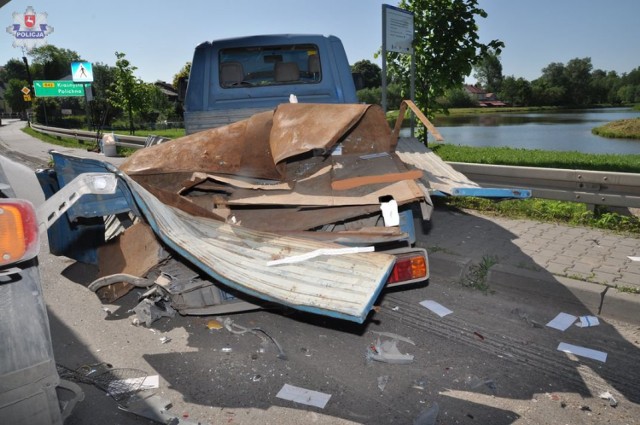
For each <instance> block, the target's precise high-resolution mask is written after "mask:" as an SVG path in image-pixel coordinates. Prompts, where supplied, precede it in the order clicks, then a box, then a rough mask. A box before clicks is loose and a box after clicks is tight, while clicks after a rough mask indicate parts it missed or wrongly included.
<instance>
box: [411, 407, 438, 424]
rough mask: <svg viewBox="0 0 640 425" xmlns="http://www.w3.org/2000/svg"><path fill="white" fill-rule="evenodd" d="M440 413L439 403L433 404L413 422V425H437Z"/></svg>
mask: <svg viewBox="0 0 640 425" xmlns="http://www.w3.org/2000/svg"><path fill="white" fill-rule="evenodd" d="M439 413H440V406H438V403H433V404H432V405H431V407H429V408H428V409H425V410H423V411H422V412H420V414H419V415H418V417H417V418H416V419H415V420H414V421H413V425H436V421H437V420H438V414H439Z"/></svg>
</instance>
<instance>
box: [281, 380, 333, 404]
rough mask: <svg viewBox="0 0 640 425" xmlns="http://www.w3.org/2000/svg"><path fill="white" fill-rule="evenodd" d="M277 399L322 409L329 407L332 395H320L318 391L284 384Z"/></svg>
mask: <svg viewBox="0 0 640 425" xmlns="http://www.w3.org/2000/svg"><path fill="white" fill-rule="evenodd" d="M276 397H278V398H281V399H283V400H289V401H295V402H296V403H301V404H306V405H308V406H315V407H319V408H321V409H324V407H325V406H326V405H327V402H328V401H329V399H330V398H331V394H325V393H320V392H318V391H312V390H307V389H305V388H300V387H295V386H293V385H289V384H284V387H282V389H280V391H279V392H278V394H276Z"/></svg>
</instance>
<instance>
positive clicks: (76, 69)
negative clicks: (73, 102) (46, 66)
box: [71, 62, 97, 142]
mask: <svg viewBox="0 0 640 425" xmlns="http://www.w3.org/2000/svg"><path fill="white" fill-rule="evenodd" d="M71 78H72V79H73V82H74V83H82V88H83V92H84V100H85V105H86V112H87V126H88V127H89V128H92V127H93V123H92V122H91V101H92V100H93V93H92V91H91V83H92V82H93V65H91V62H71ZM96 137H97V135H96ZM96 142H97V140H96Z"/></svg>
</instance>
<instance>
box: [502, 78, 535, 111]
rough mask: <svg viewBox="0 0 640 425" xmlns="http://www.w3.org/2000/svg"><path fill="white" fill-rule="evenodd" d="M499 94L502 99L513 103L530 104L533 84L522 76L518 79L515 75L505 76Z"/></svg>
mask: <svg viewBox="0 0 640 425" xmlns="http://www.w3.org/2000/svg"><path fill="white" fill-rule="evenodd" d="M499 96H500V99H502V100H504V101H506V102H509V103H510V104H511V105H514V106H528V105H530V104H531V96H532V89H531V84H530V83H529V82H528V81H527V80H525V79H524V78H522V77H520V78H518V79H516V78H515V77H514V76H513V75H512V76H510V77H505V78H504V80H503V81H502V88H501V90H500V92H499Z"/></svg>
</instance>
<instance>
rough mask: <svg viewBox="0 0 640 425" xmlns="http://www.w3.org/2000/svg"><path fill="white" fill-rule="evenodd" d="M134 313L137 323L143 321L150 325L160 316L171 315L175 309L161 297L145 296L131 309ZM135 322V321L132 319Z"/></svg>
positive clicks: (174, 312) (173, 314)
mask: <svg viewBox="0 0 640 425" xmlns="http://www.w3.org/2000/svg"><path fill="white" fill-rule="evenodd" d="M132 311H133V312H134V313H135V314H136V316H137V317H136V318H137V319H138V320H137V322H138V323H144V324H145V325H147V327H150V326H151V324H152V323H153V322H155V321H156V320H158V319H159V318H161V317H173V316H175V314H176V311H175V310H174V309H173V308H172V307H171V306H170V305H169V304H168V303H167V302H165V301H164V300H163V299H162V298H161V297H154V299H151V298H145V299H143V300H142V301H140V303H139V304H138V305H137V306H135V307H134V308H133V310H132ZM133 323H134V324H136V321H135V320H134V321H133Z"/></svg>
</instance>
